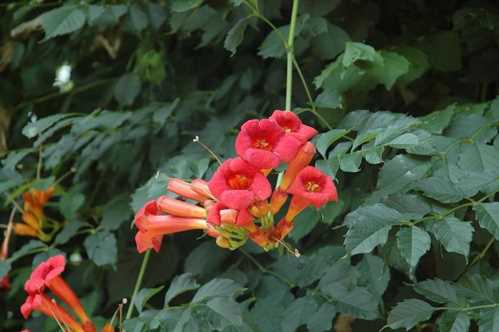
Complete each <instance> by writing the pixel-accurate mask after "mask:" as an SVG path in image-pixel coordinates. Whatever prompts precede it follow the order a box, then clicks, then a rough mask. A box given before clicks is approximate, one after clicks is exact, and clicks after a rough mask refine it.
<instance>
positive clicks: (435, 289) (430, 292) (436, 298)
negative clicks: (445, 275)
mask: <svg viewBox="0 0 499 332" xmlns="http://www.w3.org/2000/svg"><path fill="white" fill-rule="evenodd" d="M414 290H415V291H416V292H417V293H419V294H421V295H423V296H424V297H426V298H427V299H428V300H430V301H433V302H436V303H449V302H452V303H454V302H457V293H456V288H455V287H454V286H453V285H452V284H451V283H449V282H448V281H444V280H441V279H428V280H425V281H421V282H418V283H417V284H416V286H414Z"/></svg>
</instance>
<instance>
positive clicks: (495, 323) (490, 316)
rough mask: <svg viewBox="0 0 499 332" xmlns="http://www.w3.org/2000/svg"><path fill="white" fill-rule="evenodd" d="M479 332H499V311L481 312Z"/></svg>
mask: <svg viewBox="0 0 499 332" xmlns="http://www.w3.org/2000/svg"><path fill="white" fill-rule="evenodd" d="M478 331H479V332H499V309H497V308H496V309H489V310H482V311H480V318H479V320H478Z"/></svg>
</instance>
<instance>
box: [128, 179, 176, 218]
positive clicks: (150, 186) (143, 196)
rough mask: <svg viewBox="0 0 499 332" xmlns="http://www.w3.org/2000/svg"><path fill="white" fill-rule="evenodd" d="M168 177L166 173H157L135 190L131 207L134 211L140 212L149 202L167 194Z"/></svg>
mask: <svg viewBox="0 0 499 332" xmlns="http://www.w3.org/2000/svg"><path fill="white" fill-rule="evenodd" d="M167 181H168V176H166V175H165V174H164V173H159V172H158V173H157V174H156V175H155V176H153V177H152V178H150V179H149V181H147V183H145V184H144V185H143V186H141V187H140V188H138V189H137V190H135V192H134V193H133V195H132V202H131V206H132V209H133V210H134V211H138V210H139V209H140V208H141V207H142V206H143V205H144V204H145V203H146V202H147V201H149V200H151V199H154V198H158V197H159V196H161V195H164V194H165V193H166V189H165V188H166V183H167Z"/></svg>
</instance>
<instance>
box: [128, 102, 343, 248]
mask: <svg viewBox="0 0 499 332" xmlns="http://www.w3.org/2000/svg"><path fill="white" fill-rule="evenodd" d="M316 134H317V131H316V130H315V129H314V128H312V127H309V126H306V125H304V124H303V123H302V121H301V120H300V119H299V118H298V116H297V115H296V114H294V113H292V112H286V111H274V113H273V114H272V116H271V117H270V118H268V119H262V120H249V121H247V122H246V123H244V124H243V125H242V127H241V131H240V132H239V134H238V136H237V138H236V142H235V145H236V152H237V154H238V156H237V157H235V158H231V159H227V160H225V161H224V162H223V163H222V164H221V165H220V166H219V168H218V169H217V170H216V171H215V173H214V174H213V176H212V178H211V179H210V180H209V182H206V181H204V180H201V179H196V180H194V181H192V182H191V183H189V182H186V181H183V180H180V179H171V180H170V181H169V182H168V186H167V189H168V191H170V192H172V193H175V194H177V195H178V196H179V197H180V199H174V198H171V197H169V196H166V195H165V196H161V197H159V198H157V199H155V200H152V201H149V202H147V203H146V204H145V205H144V207H142V209H140V210H139V211H138V212H137V214H136V216H135V226H136V227H137V228H138V232H137V235H136V237H135V242H136V245H137V250H138V251H139V252H144V251H146V250H148V249H154V250H156V251H158V250H159V248H160V246H161V242H162V239H163V236H164V235H166V234H172V233H176V232H182V231H188V230H193V229H200V230H203V231H205V232H206V233H207V234H208V235H209V236H212V237H214V238H216V242H217V244H218V245H219V246H221V247H224V248H229V249H236V248H238V247H240V246H242V245H243V244H244V243H245V242H246V241H247V240H248V239H250V240H252V241H253V242H255V243H256V244H257V245H259V246H261V247H262V248H264V249H265V250H270V249H273V248H275V247H277V246H278V245H279V244H280V243H282V240H283V239H284V237H286V235H287V234H288V233H289V232H290V231H291V230H292V228H293V225H294V220H295V217H296V216H297V215H298V214H299V213H300V212H301V211H303V210H304V209H305V208H306V207H308V206H315V207H316V208H319V207H321V206H323V205H324V204H326V203H327V202H329V201H336V200H337V192H336V187H335V185H334V183H333V181H332V179H331V177H329V176H327V175H325V174H324V173H323V172H321V171H320V170H319V169H317V168H315V167H312V166H308V165H309V164H310V162H311V161H312V159H313V158H314V156H315V153H316V150H315V146H314V145H313V144H312V143H311V142H310V141H309V140H310V139H311V138H312V137H313V136H315V135H316ZM283 163H285V164H287V167H286V169H285V170H284V171H283V172H282V173H281V174H279V177H278V179H279V180H278V181H277V182H278V183H277V185H276V186H275V189H273V188H272V185H271V183H270V181H269V174H271V172H272V170H275V169H277V168H278V167H280V166H281V164H283ZM289 197H291V199H290V203H289V206H288V210H287V212H286V213H285V214H283V216H282V218H281V219H280V220H279V222H277V223H275V222H274V218H275V216H276V215H278V214H279V213H280V211H281V208H282V207H283V206H284V205H285V204H286V202H287V201H288V198H289Z"/></svg>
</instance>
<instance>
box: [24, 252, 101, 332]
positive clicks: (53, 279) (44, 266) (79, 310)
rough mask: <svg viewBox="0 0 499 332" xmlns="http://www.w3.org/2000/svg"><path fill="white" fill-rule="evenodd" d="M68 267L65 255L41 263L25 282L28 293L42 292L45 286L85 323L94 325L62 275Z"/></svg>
mask: <svg viewBox="0 0 499 332" xmlns="http://www.w3.org/2000/svg"><path fill="white" fill-rule="evenodd" d="M65 268H66V258H65V257H64V256H63V255H57V256H53V257H50V258H49V259H47V260H46V261H44V262H42V263H40V264H39V265H38V266H37V267H36V268H35V269H34V270H33V272H32V273H31V276H30V278H29V279H28V280H27V281H26V283H25V284H24V289H25V291H26V292H27V293H28V294H31V295H32V294H42V293H43V292H44V290H45V288H48V289H50V291H51V292H52V293H53V294H54V295H55V296H57V297H58V298H59V299H60V300H61V301H63V302H64V303H66V304H67V305H68V306H69V307H70V308H71V309H72V310H73V311H74V312H75V314H76V315H77V316H78V318H79V319H80V321H81V322H82V324H83V325H93V324H92V323H91V320H90V318H89V317H88V315H87V313H86V311H85V309H84V308H83V306H82V304H81V302H80V299H79V298H78V296H76V294H75V293H74V291H73V290H72V289H71V287H70V286H69V285H68V284H67V283H66V281H65V280H64V279H63V278H62V277H61V274H62V272H64V270H65Z"/></svg>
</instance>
